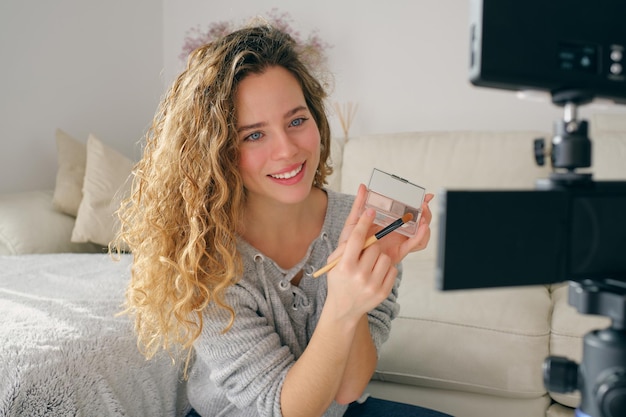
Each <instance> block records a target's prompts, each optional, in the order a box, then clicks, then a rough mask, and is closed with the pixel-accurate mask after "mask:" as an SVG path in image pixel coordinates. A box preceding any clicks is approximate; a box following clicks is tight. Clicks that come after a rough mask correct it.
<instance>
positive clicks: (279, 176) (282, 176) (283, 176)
mask: <svg viewBox="0 0 626 417" xmlns="http://www.w3.org/2000/svg"><path fill="white" fill-rule="evenodd" d="M300 171H302V165H300V166H299V167H298V168H296V169H294V170H293V171H290V172H284V173H282V174H276V175H270V176H271V177H272V178H276V179H279V180H287V179H289V178H292V177H295V176H296V175H298V173H299V172H300Z"/></svg>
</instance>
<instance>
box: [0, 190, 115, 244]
mask: <svg viewBox="0 0 626 417" xmlns="http://www.w3.org/2000/svg"><path fill="white" fill-rule="evenodd" d="M74 222H75V219H74V217H72V216H68V215H66V214H63V213H60V212H58V211H57V210H55V209H54V207H53V205H52V191H47V190H46V191H27V192H20V193H12V194H4V195H0V255H19V254H27V253H60V252H102V251H103V248H102V246H100V245H95V244H91V243H72V242H70V237H71V235H72V229H73V228H74Z"/></svg>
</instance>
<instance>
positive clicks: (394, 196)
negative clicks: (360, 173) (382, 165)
mask: <svg viewBox="0 0 626 417" xmlns="http://www.w3.org/2000/svg"><path fill="white" fill-rule="evenodd" d="M367 188H368V192H367V199H366V200H365V207H364V209H365V208H373V209H374V210H376V218H375V220H374V223H376V224H377V225H379V226H388V225H389V224H391V223H392V222H394V221H395V220H397V219H398V218H399V217H402V216H404V215H405V214H406V213H411V214H412V215H413V219H412V220H410V221H408V222H406V223H405V224H403V225H402V226H401V227H400V228H399V229H397V230H396V231H397V232H398V233H402V234H403V235H405V236H409V237H411V236H413V235H415V233H416V232H417V226H418V225H419V219H420V215H421V214H422V203H423V202H424V196H425V195H426V189H425V188H423V187H420V186H419V185H416V184H413V183H411V182H409V181H407V180H405V179H404V178H401V177H398V176H397V175H393V174H388V173H386V172H384V171H381V170H379V169H377V168H374V170H373V171H372V176H371V177H370V181H369V184H368V186H367Z"/></svg>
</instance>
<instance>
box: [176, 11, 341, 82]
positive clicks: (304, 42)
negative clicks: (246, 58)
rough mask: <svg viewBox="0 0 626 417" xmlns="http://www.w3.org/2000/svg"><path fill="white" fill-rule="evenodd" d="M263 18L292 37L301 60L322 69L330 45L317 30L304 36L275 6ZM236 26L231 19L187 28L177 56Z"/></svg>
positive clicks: (182, 56) (184, 58)
mask: <svg viewBox="0 0 626 417" xmlns="http://www.w3.org/2000/svg"><path fill="white" fill-rule="evenodd" d="M265 20H266V21H267V22H268V23H269V24H271V25H273V26H275V27H276V28H278V29H280V30H282V31H283V32H285V33H288V34H289V35H290V36H291V37H292V38H293V39H294V41H295V42H296V45H297V46H298V49H299V52H300V56H301V58H302V60H303V61H304V63H305V64H306V65H307V66H309V68H311V69H312V70H314V71H321V70H323V67H324V65H325V64H326V59H327V58H326V55H325V54H324V51H325V50H326V49H327V48H330V47H331V46H330V45H329V44H328V43H326V42H324V41H323V40H322V39H321V38H320V37H319V34H318V31H317V30H314V31H313V32H311V33H310V34H309V35H308V36H307V37H306V38H304V37H303V36H302V35H301V34H300V32H298V31H297V30H295V29H293V27H292V23H293V18H292V17H291V15H290V14H289V13H287V12H279V11H278V9H276V8H274V9H272V10H270V11H269V12H267V13H266V17H265ZM236 27H237V25H236V24H235V23H234V22H232V21H220V22H214V23H211V24H210V25H209V26H208V28H207V29H205V30H202V29H201V28H200V26H199V25H198V26H196V27H193V28H191V29H189V30H188V31H187V33H186V36H185V40H184V43H183V48H182V52H181V53H180V55H179V58H180V59H181V60H182V61H185V60H186V59H187V57H188V56H189V54H190V53H191V51H193V50H194V49H196V48H198V47H199V46H202V45H204V44H206V43H209V42H211V41H213V40H215V39H217V38H219V37H221V36H223V35H226V34H228V33H230V32H232V31H233V30H235V29H236Z"/></svg>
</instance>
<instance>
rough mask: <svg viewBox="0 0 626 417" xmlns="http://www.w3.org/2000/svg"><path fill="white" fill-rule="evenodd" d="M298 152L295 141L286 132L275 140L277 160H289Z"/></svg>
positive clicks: (278, 135) (280, 133) (281, 133)
mask: <svg viewBox="0 0 626 417" xmlns="http://www.w3.org/2000/svg"><path fill="white" fill-rule="evenodd" d="M297 152H298V146H297V144H296V142H295V140H294V139H293V138H292V137H291V136H290V135H289V134H288V133H287V132H284V131H281V132H279V133H278V134H276V136H275V140H274V157H275V158H277V159H280V158H288V157H291V156H293V155H295V154H296V153H297Z"/></svg>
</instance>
